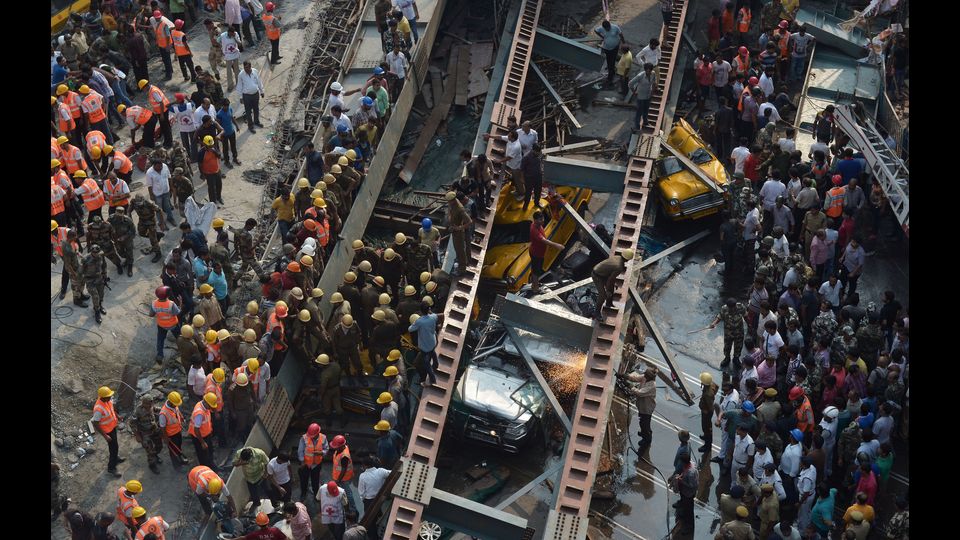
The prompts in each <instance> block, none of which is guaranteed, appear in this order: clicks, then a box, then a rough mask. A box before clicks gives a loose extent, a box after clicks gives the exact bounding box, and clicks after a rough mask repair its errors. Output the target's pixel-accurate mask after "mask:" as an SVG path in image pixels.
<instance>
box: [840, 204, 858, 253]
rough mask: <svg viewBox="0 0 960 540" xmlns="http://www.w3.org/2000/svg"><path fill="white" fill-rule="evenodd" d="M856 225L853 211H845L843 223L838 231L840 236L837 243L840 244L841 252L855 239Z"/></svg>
mask: <svg viewBox="0 0 960 540" xmlns="http://www.w3.org/2000/svg"><path fill="white" fill-rule="evenodd" d="M854 225H856V220H855V219H854V217H853V210H852V209H850V208H844V209H843V223H841V224H840V228H839V229H838V230H837V232H838V233H839V236H838V237H837V243H838V244H839V246H838V247H839V248H840V252H841V253H842V252H843V250H844V249H845V248H846V247H847V243H848V242H849V241H850V239H851V238H853V227H854Z"/></svg>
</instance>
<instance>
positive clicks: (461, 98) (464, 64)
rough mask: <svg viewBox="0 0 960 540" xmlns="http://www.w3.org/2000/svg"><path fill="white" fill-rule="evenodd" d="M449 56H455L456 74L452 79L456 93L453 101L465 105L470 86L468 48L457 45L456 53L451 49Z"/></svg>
mask: <svg viewBox="0 0 960 540" xmlns="http://www.w3.org/2000/svg"><path fill="white" fill-rule="evenodd" d="M450 57H451V58H457V76H456V78H455V79H454V85H455V87H456V90H457V94H456V99H454V103H456V104H457V105H463V106H464V107H465V106H466V105H467V94H468V93H469V86H470V49H469V48H467V47H459V48H458V49H457V55H454V54H453V51H451V54H450Z"/></svg>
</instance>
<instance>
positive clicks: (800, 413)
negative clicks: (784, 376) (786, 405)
mask: <svg viewBox="0 0 960 540" xmlns="http://www.w3.org/2000/svg"><path fill="white" fill-rule="evenodd" d="M787 397H789V398H790V402H791V404H792V405H793V407H794V413H793V414H794V417H795V418H796V421H797V422H796V425H797V429H799V430H800V431H801V432H802V433H803V442H804V444H805V446H809V445H810V443H811V442H812V440H813V427H814V425H815V423H814V419H813V407H812V406H811V405H810V399H809V398H807V396H806V393H805V392H804V391H803V388H801V387H799V386H794V387H793V388H791V389H790V393H789V394H788V396H787Z"/></svg>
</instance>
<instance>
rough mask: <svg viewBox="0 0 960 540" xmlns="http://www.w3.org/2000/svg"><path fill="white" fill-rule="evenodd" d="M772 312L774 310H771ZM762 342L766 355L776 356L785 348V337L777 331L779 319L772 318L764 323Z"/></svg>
mask: <svg viewBox="0 0 960 540" xmlns="http://www.w3.org/2000/svg"><path fill="white" fill-rule="evenodd" d="M771 313H772V312H771ZM760 340H761V341H760V342H761V343H762V344H763V352H764V354H765V356H772V357H774V358H776V357H778V356H780V350H781V349H783V347H784V343H783V338H782V337H780V333H779V332H777V321H776V320H771V321H767V322H765V323H763V334H761V335H760Z"/></svg>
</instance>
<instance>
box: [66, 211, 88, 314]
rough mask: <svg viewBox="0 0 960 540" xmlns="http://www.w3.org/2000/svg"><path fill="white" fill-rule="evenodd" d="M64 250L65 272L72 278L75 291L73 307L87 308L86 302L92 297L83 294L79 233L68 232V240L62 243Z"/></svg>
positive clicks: (71, 284)
mask: <svg viewBox="0 0 960 540" xmlns="http://www.w3.org/2000/svg"><path fill="white" fill-rule="evenodd" d="M60 247H61V249H62V250H63V256H62V258H63V271H64V272H66V273H67V274H68V275H69V276H70V288H71V290H72V291H73V305H75V306H80V307H87V304H85V303H84V300H87V299H89V298H90V297H89V296H87V295H85V294H83V285H84V283H83V274H82V273H81V272H80V255H79V254H78V250H79V249H80V243H79V242H77V231H75V230H73V229H70V230H68V231H67V239H66V240H64V241H63V242H61V243H60Z"/></svg>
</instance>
